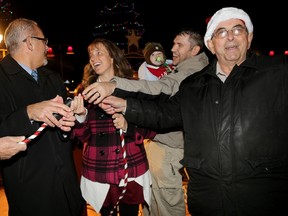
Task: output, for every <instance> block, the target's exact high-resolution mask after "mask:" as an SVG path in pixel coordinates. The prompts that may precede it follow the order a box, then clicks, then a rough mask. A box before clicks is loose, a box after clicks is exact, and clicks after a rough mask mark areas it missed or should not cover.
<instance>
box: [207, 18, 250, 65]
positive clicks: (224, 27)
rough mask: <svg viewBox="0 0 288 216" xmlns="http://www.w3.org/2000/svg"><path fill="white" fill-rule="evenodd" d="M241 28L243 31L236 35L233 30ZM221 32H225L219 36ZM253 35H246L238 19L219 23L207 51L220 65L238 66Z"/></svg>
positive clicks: (243, 24) (243, 58) (244, 56)
mask: <svg viewBox="0 0 288 216" xmlns="http://www.w3.org/2000/svg"><path fill="white" fill-rule="evenodd" d="M237 28H243V29H245V31H241V32H240V33H238V32H237V31H236V30H235V29H237ZM219 32H220V33H221V32H226V33H225V34H224V36H221V34H220V33H219ZM252 38H253V33H248V32H247V30H246V26H245V23H244V22H243V21H242V20H240V19H229V20H226V21H223V22H220V23H219V24H218V26H217V27H216V29H215V31H214V33H213V35H212V38H211V39H210V40H208V41H207V42H208V48H209V50H210V51H211V52H212V53H213V54H215V55H216V56H217V59H218V62H219V63H220V64H222V65H229V66H231V67H232V66H234V65H235V64H237V65H239V64H241V63H242V62H243V61H244V60H245V59H246V53H247V50H248V49H249V48H250V45H251V42H252Z"/></svg>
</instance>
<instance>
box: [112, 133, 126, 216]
mask: <svg viewBox="0 0 288 216" xmlns="http://www.w3.org/2000/svg"><path fill="white" fill-rule="evenodd" d="M119 131H120V140H121V152H122V155H123V161H124V179H123V180H124V185H123V189H122V193H121V195H120V196H119V197H118V201H117V203H116V204H115V205H114V207H113V209H112V210H111V211H110V215H112V214H113V212H114V211H115V209H116V208H117V206H118V204H119V202H120V200H121V199H122V198H123V196H124V194H125V192H126V186H127V183H128V163H127V159H126V148H125V140H124V134H123V130H122V129H120V130H119Z"/></svg>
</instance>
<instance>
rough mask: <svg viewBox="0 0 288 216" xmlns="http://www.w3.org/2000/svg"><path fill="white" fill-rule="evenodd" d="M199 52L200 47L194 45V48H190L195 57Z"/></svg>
mask: <svg viewBox="0 0 288 216" xmlns="http://www.w3.org/2000/svg"><path fill="white" fill-rule="evenodd" d="M199 52H200V46H198V45H195V46H194V47H193V48H192V55H193V56H195V55H197V54H198V53H199Z"/></svg>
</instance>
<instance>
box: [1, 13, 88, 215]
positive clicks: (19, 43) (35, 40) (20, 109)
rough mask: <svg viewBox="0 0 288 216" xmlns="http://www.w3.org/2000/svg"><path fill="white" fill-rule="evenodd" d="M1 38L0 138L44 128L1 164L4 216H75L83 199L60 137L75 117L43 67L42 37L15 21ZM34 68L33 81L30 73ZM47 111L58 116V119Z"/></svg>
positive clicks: (33, 26)
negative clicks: (3, 50)
mask: <svg viewBox="0 0 288 216" xmlns="http://www.w3.org/2000/svg"><path fill="white" fill-rule="evenodd" d="M4 40H5V44H6V47H7V50H8V53H10V54H8V55H7V56H5V58H4V59H3V60H2V61H1V63H0V90H1V94H0V104H1V106H0V137H1V136H7V135H26V136H29V137H30V135H32V134H33V133H34V132H35V131H36V130H37V129H38V128H40V126H44V125H43V123H45V124H46V125H48V126H47V127H45V128H44V129H45V130H44V129H43V131H42V132H41V133H40V135H39V136H36V138H34V139H32V141H30V142H28V144H27V145H28V146H27V150H26V151H25V152H20V153H18V154H17V155H15V156H14V157H12V158H11V159H8V160H4V161H1V163H2V164H1V166H2V168H3V170H2V171H3V172H2V177H3V183H4V189H5V192H6V196H7V200H8V205H9V216H23V215H27V216H28V215H29V216H39V215H41V216H43V215H46V216H52V215H53V216H79V215H81V211H82V208H83V199H82V196H81V192H80V187H79V182H78V178H77V175H76V170H75V167H74V162H73V157H72V143H71V142H70V141H69V140H68V139H67V138H66V137H67V136H65V135H67V132H69V131H70V130H71V127H72V126H74V124H75V123H74V121H75V117H74V116H73V114H74V113H73V112H72V111H71V109H70V108H69V107H68V106H66V105H65V104H63V99H65V98H66V90H65V87H64V84H63V81H62V79H61V77H60V75H59V74H58V73H54V72H52V71H50V70H47V69H46V68H45V67H43V66H45V65H46V64H47V58H46V54H47V50H48V46H47V43H48V39H47V38H45V37H44V35H43V32H42V30H41V29H40V28H39V26H38V25H37V23H36V22H34V21H32V20H28V19H23V18H20V19H16V20H14V21H12V22H11V23H10V24H9V25H8V27H7V29H6V31H5V34H4ZM35 70H37V72H38V76H37V77H38V78H37V80H34V77H32V75H31V74H32V72H33V71H35ZM53 113H59V114H60V115H61V116H63V118H61V119H60V120H59V121H58V120H57V119H56V118H55V117H54V116H53ZM19 145H26V144H25V143H24V144H23V143H22V144H19Z"/></svg>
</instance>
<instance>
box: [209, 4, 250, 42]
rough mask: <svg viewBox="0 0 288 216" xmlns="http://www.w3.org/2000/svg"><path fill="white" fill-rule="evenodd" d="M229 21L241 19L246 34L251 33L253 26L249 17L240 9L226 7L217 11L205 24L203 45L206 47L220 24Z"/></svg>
mask: <svg viewBox="0 0 288 216" xmlns="http://www.w3.org/2000/svg"><path fill="white" fill-rule="evenodd" d="M229 19H241V20H243V21H244V22H245V26H246V28H247V30H248V33H251V32H253V24H252V21H251V19H250V17H249V15H248V14H247V13H246V12H245V11H243V10H242V9H239V8H235V7H226V8H222V9H220V10H218V11H217V12H216V13H215V14H214V15H213V16H212V17H211V19H210V20H209V22H208V24H207V30H206V34H205V36H204V43H205V46H206V47H208V46H207V41H208V40H210V39H211V37H212V35H213V32H214V31H215V29H216V27H217V26H218V25H219V23H220V22H223V21H226V20H229Z"/></svg>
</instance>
